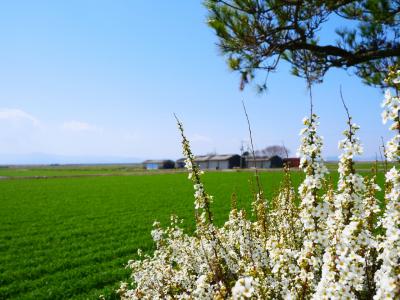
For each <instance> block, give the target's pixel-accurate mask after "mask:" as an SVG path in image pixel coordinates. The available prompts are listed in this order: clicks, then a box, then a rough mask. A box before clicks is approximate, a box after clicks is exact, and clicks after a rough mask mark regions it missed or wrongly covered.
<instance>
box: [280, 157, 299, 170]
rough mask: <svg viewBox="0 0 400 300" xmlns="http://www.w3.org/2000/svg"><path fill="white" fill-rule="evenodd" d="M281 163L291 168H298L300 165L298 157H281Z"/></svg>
mask: <svg viewBox="0 0 400 300" xmlns="http://www.w3.org/2000/svg"><path fill="white" fill-rule="evenodd" d="M283 164H284V165H287V166H289V167H291V168H298V167H299V166H300V158H298V157H288V158H284V159H283Z"/></svg>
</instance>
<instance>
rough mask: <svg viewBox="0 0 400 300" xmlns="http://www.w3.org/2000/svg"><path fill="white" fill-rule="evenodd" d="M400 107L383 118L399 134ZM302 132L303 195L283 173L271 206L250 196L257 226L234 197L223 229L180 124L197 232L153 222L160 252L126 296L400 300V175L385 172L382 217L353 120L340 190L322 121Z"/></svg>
mask: <svg viewBox="0 0 400 300" xmlns="http://www.w3.org/2000/svg"><path fill="white" fill-rule="evenodd" d="M393 74H394V75H393V76H394V77H393V78H392V79H391V82H392V83H394V84H400V72H395V73H393ZM386 95H389V94H388V93H387V94H386ZM388 99H389V100H388ZM398 101H399V99H398V98H397V97H392V96H390V97H389V96H387V101H386V102H385V109H386V113H384V116H386V118H388V119H390V120H392V121H393V122H394V123H395V124H397V125H395V126H394V127H393V126H392V129H396V130H397V129H398V128H400V127H398V124H399V122H400V120H399V118H398V117H397V115H398V112H399V109H398V106H397V104H396V103H397V102H398ZM304 125H305V128H304V129H303V130H302V132H301V135H302V138H301V141H302V142H301V146H300V148H299V155H300V157H301V169H302V170H303V171H304V173H305V179H304V181H303V182H302V184H301V185H300V187H299V190H298V193H296V191H295V189H294V188H293V185H292V182H291V178H290V172H289V168H288V167H286V168H285V174H284V178H283V181H282V185H281V187H280V189H279V191H278V192H277V193H276V196H275V197H272V199H269V200H267V199H265V197H264V193H263V191H262V190H260V189H259V190H257V192H254V195H253V197H254V201H253V203H252V205H253V213H254V216H253V218H248V217H247V215H246V212H245V211H244V210H239V209H238V208H237V207H236V204H235V203H236V199H235V198H233V200H232V203H233V205H232V209H231V211H230V214H229V218H228V220H227V221H226V222H225V224H224V225H223V226H221V227H218V226H216V225H214V224H213V218H212V214H211V207H210V205H211V203H212V197H211V196H210V195H209V194H208V193H207V192H206V191H205V188H204V185H203V183H202V182H201V171H200V169H199V168H198V167H197V166H196V164H195V163H194V156H193V154H192V153H191V150H190V147H189V142H188V140H187V139H186V137H185V135H184V132H183V128H182V124H181V123H180V122H179V121H178V126H179V128H180V130H181V134H182V140H183V153H184V155H185V157H186V167H187V169H188V171H189V179H190V180H192V182H193V186H194V206H195V211H196V231H195V233H194V234H193V235H189V234H186V233H184V231H183V229H182V225H181V223H182V221H181V220H179V219H178V218H177V217H175V216H173V217H172V218H171V225H170V226H169V227H167V228H162V227H161V226H160V224H159V223H158V222H155V223H154V229H153V230H152V237H153V240H154V241H155V245H156V250H155V251H154V253H153V254H152V255H142V254H141V253H139V256H140V259H139V260H132V261H129V263H128V267H129V268H130V269H131V271H132V282H131V283H130V284H128V283H122V284H121V286H120V288H119V290H118V293H119V294H120V296H121V298H122V299H314V300H320V299H326V300H328V299H375V300H378V299H400V172H399V171H398V170H397V169H396V168H395V167H394V168H392V169H391V170H390V171H389V172H387V174H386V191H385V200H386V208H385V212H384V213H383V214H382V212H381V210H380V208H379V205H378V202H377V199H376V193H377V191H378V190H379V189H380V188H379V186H378V185H377V184H376V178H375V177H376V176H370V177H369V178H363V177H362V176H360V175H359V174H357V172H356V170H355V168H354V161H353V159H354V156H356V155H359V154H361V153H362V146H361V143H360V141H359V139H358V138H357V136H356V132H357V130H358V129H359V127H358V126H357V125H356V124H354V123H353V122H352V119H351V117H350V116H349V119H348V129H347V130H346V131H344V136H345V138H344V139H343V140H342V141H340V142H339V148H340V149H341V150H342V154H341V155H340V162H339V167H338V170H339V181H338V186H337V189H334V187H333V184H332V183H329V182H328V181H327V180H326V174H327V169H326V167H325V166H324V163H323V160H322V156H321V149H322V138H321V137H319V135H318V134H317V127H318V117H317V116H316V115H315V114H311V117H310V118H307V119H305V120H304ZM396 136H398V133H397V131H396ZM398 149H399V145H398V140H396V139H393V140H392V141H391V142H389V145H388V152H387V153H386V154H387V156H388V157H389V158H391V159H398V158H399V155H398V154H399V153H398ZM258 179H259V178H257V180H258ZM259 187H260V185H259ZM380 215H381V216H382V217H381V218H380V219H379V222H377V221H376V220H377V219H378V217H379V216H380ZM377 233H380V234H381V235H380V236H377Z"/></svg>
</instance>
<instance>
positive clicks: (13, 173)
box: [0, 164, 143, 177]
mask: <svg viewBox="0 0 400 300" xmlns="http://www.w3.org/2000/svg"><path fill="white" fill-rule="evenodd" d="M139 171H143V169H142V167H141V165H138V164H136V165H93V166H90V165H89V166H84V165H60V166H35V167H32V166H4V167H0V176H5V177H36V176H38V177H42V176H50V177H53V176H84V175H124V174H132V173H136V172H139Z"/></svg>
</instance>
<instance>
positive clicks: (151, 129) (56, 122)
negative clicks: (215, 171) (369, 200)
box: [0, 0, 389, 162]
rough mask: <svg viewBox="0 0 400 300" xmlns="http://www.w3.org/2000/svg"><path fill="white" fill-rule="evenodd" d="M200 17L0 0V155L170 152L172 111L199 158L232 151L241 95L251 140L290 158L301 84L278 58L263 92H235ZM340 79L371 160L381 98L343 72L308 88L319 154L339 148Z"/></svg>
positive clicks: (242, 127)
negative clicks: (317, 121) (321, 147)
mask: <svg viewBox="0 0 400 300" xmlns="http://www.w3.org/2000/svg"><path fill="white" fill-rule="evenodd" d="M206 14H207V12H206V9H205V8H204V7H203V6H202V4H201V1H143V0H135V1H122V0H121V1H97V0H96V1H94V0H93V1H81V0H79V1H18V0H16V1H6V2H2V4H1V9H0V43H1V45H2V46H1V47H0V61H1V68H0V126H1V130H0V157H1V154H3V155H5V154H10V153H12V154H16V155H19V154H21V155H22V154H29V153H45V154H57V155H66V156H93V157H101V156H103V157H104V156H115V157H137V158H143V159H145V158H178V157H180V156H181V150H180V144H179V135H178V132H177V128H176V124H175V122H174V118H173V112H175V113H177V114H178V115H179V116H180V118H181V119H182V121H183V122H184V125H185V128H186V131H187V135H188V137H189V138H190V139H191V140H192V145H193V150H194V152H195V153H197V154H204V153H207V152H212V151H217V152H218V153H235V152H239V147H240V142H241V140H247V139H248V137H247V130H246V128H247V127H246V121H245V118H244V115H243V111H242V107H241V100H242V99H244V100H245V102H246V105H247V107H248V112H249V114H250V118H251V122H252V126H253V132H254V137H255V143H256V147H258V148H261V147H265V146H267V145H271V144H281V143H282V142H284V143H285V145H286V146H287V147H289V148H290V150H291V153H292V154H295V152H296V148H297V145H298V132H299V130H300V129H301V126H302V125H301V119H302V118H303V116H305V115H306V114H307V113H308V110H309V107H308V97H307V92H306V89H305V85H304V82H303V80H301V79H298V78H295V77H293V76H291V75H290V73H289V71H288V68H287V66H284V65H282V66H281V68H280V70H279V72H277V73H275V74H271V75H270V79H269V91H268V92H267V93H266V94H263V95H261V96H260V95H257V93H256V92H255V89H254V88H253V87H252V86H249V87H248V88H247V89H246V91H244V92H240V91H239V89H238V83H239V76H238V74H236V73H232V72H230V71H229V70H228V68H227V66H226V64H225V61H224V58H223V57H222V56H220V54H219V51H218V49H217V47H216V42H217V39H216V37H215V35H214V33H213V31H212V30H211V29H210V28H208V27H207V25H206ZM327 34H328V35H329V33H327ZM340 84H341V85H342V88H343V92H344V95H345V98H346V100H347V102H348V105H349V108H350V111H351V113H352V114H353V116H354V120H355V122H356V123H358V124H359V125H361V132H360V136H361V139H362V142H363V144H364V145H365V157H371V156H373V157H374V156H375V153H376V152H377V151H378V147H379V144H380V137H381V136H384V138H385V139H387V138H388V137H389V135H388V130H387V129H386V128H385V127H384V126H383V125H382V123H381V120H380V103H381V99H382V93H381V91H380V90H378V89H375V88H371V87H367V86H365V85H363V84H362V83H361V81H360V80H359V79H358V78H357V77H355V76H352V75H351V74H348V73H346V72H345V71H341V70H336V71H331V72H329V73H328V76H327V77H326V79H325V82H324V83H323V84H322V85H319V86H317V87H315V92H314V95H315V110H316V111H317V113H318V114H319V115H320V116H321V134H322V135H323V136H324V137H325V141H326V146H325V156H333V155H337V154H338V150H337V141H338V139H339V138H341V132H342V130H343V129H344V127H345V114H344V110H343V108H342V106H341V102H340V99H339V85H340ZM0 162H1V159H0Z"/></svg>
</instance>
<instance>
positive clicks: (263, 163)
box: [246, 155, 283, 169]
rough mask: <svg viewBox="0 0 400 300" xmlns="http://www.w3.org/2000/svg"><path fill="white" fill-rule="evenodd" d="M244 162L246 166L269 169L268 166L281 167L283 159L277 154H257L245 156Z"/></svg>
mask: <svg viewBox="0 0 400 300" xmlns="http://www.w3.org/2000/svg"><path fill="white" fill-rule="evenodd" d="M246 164H247V167H248V168H257V169H269V168H282V167H283V160H282V158H281V157H279V156H278V155H274V156H271V157H269V156H258V157H256V158H254V157H250V156H248V157H246Z"/></svg>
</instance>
